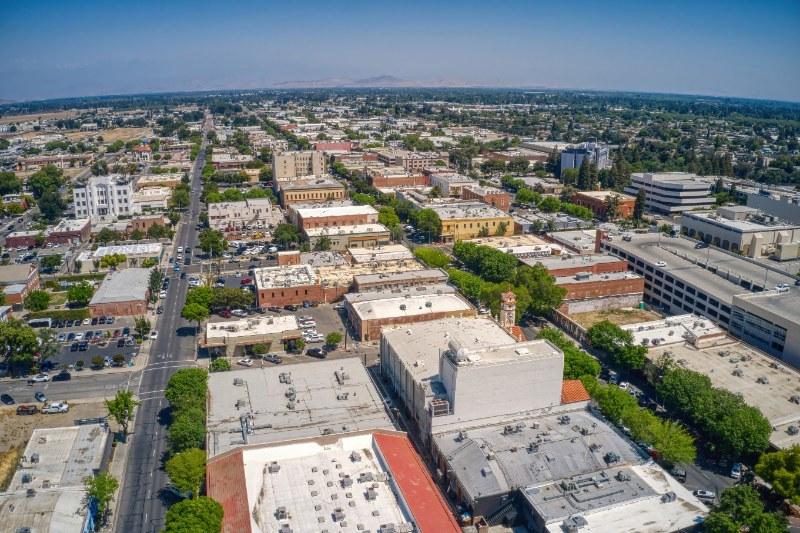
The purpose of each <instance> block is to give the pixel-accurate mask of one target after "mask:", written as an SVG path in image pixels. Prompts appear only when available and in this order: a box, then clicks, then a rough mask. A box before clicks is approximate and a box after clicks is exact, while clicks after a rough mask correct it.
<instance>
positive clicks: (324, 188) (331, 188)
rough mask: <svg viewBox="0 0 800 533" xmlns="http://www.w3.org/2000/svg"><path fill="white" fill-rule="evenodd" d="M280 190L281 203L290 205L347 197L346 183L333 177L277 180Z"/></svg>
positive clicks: (286, 205)
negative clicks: (343, 183)
mask: <svg viewBox="0 0 800 533" xmlns="http://www.w3.org/2000/svg"><path fill="white" fill-rule="evenodd" d="M275 183H276V187H277V188H278V189H279V192H280V199H281V204H282V205H283V207H288V206H290V205H293V204H310V203H325V202H330V201H336V200H343V199H345V198H347V191H346V190H345V188H344V185H342V184H341V183H339V182H338V181H336V180H335V179H333V178H331V177H327V176H325V177H314V176H311V177H308V178H300V179H291V180H288V181H276V182H275Z"/></svg>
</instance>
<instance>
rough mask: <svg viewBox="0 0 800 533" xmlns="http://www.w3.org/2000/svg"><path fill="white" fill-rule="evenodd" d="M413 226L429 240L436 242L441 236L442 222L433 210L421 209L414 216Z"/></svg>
mask: <svg viewBox="0 0 800 533" xmlns="http://www.w3.org/2000/svg"><path fill="white" fill-rule="evenodd" d="M414 225H415V226H416V227H417V229H418V230H419V231H420V232H422V233H423V234H425V235H429V236H430V238H431V239H434V240H438V239H439V237H441V235H442V221H441V220H440V219H439V215H437V214H436V211H434V210H433V209H421V210H419V211H417V212H416V213H415V215H414Z"/></svg>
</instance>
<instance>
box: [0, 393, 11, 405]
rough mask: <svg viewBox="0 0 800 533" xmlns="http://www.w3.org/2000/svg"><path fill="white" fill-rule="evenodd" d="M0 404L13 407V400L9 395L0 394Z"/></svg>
mask: <svg viewBox="0 0 800 533" xmlns="http://www.w3.org/2000/svg"><path fill="white" fill-rule="evenodd" d="M0 402H3V403H4V404H6V405H14V398H12V397H11V395H10V394H0Z"/></svg>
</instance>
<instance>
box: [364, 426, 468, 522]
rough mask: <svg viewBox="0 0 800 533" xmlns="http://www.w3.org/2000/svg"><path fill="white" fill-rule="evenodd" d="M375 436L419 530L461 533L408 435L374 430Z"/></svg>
mask: <svg viewBox="0 0 800 533" xmlns="http://www.w3.org/2000/svg"><path fill="white" fill-rule="evenodd" d="M374 439H375V442H376V444H377V445H378V448H379V449H380V451H381V454H382V455H383V457H384V459H385V460H386V462H387V463H388V466H389V470H390V471H391V473H392V477H393V478H394V480H395V482H396V483H397V486H398V487H399V489H400V492H401V493H402V495H403V499H404V500H405V502H406V504H408V508H409V509H410V511H411V514H412V516H413V518H414V521H415V522H416V524H417V527H419V530H420V532H421V533H450V532H452V533H460V531H461V528H460V527H459V526H458V523H457V522H456V520H455V518H454V517H453V514H452V513H451V512H450V508H449V507H448V506H447V502H445V500H444V498H443V497H442V494H441V493H440V492H439V489H438V487H437V486H436V484H435V483H434V482H433V479H431V476H430V475H429V474H428V470H427V469H426V467H425V464H424V463H423V462H422V459H421V458H420V457H419V455H417V452H416V451H414V448H413V447H412V446H411V441H409V440H408V437H406V436H405V435H390V434H388V433H381V432H375V434H374Z"/></svg>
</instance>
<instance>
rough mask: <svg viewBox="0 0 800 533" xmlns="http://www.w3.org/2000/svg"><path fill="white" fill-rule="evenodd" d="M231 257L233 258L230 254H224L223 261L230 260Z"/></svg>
mask: <svg viewBox="0 0 800 533" xmlns="http://www.w3.org/2000/svg"><path fill="white" fill-rule="evenodd" d="M231 257H233V256H232V255H231V254H229V253H228V252H225V253H224V254H222V258H223V259H230V258H231Z"/></svg>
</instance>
